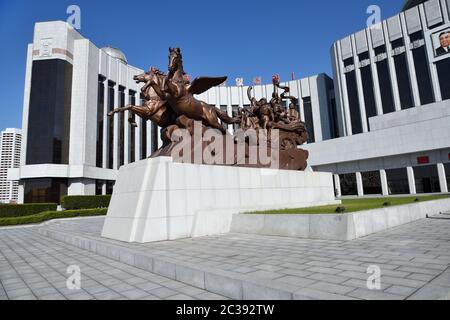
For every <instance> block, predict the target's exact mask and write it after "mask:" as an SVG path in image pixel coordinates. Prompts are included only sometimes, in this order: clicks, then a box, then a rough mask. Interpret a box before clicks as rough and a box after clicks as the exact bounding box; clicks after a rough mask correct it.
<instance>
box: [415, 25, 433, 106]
mask: <svg viewBox="0 0 450 320" xmlns="http://www.w3.org/2000/svg"><path fill="white" fill-rule="evenodd" d="M410 39H411V42H414V41H419V40H423V32H422V31H419V32H416V33H413V34H412V35H411V36H410ZM412 54H413V59H414V67H415V69H416V78H417V85H418V87H419V95H420V104H421V105H424V104H429V103H433V102H435V100H434V94H433V87H432V85H431V77H430V69H429V64H428V55H427V52H426V48H425V46H424V45H423V46H420V47H417V48H415V49H413V50H412Z"/></svg>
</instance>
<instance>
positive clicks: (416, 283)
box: [381, 275, 426, 288]
mask: <svg viewBox="0 0 450 320" xmlns="http://www.w3.org/2000/svg"><path fill="white" fill-rule="evenodd" d="M381 281H382V282H386V283H390V284H396V285H400V286H405V287H411V288H420V287H422V286H423V285H425V283H426V282H424V281H420V280H412V279H406V278H395V277H387V276H383V275H381Z"/></svg>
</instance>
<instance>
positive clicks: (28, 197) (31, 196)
mask: <svg viewBox="0 0 450 320" xmlns="http://www.w3.org/2000/svg"><path fill="white" fill-rule="evenodd" d="M23 181H24V202H25V203H60V199H61V197H62V196H65V195H67V186H68V183H67V179H60V178H42V179H25V180H23Z"/></svg>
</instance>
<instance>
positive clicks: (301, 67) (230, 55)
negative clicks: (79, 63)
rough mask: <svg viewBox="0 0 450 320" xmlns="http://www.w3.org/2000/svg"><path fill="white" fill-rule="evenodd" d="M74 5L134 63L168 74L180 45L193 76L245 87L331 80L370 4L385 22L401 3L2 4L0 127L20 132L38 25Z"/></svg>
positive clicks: (168, 0)
mask: <svg viewBox="0 0 450 320" xmlns="http://www.w3.org/2000/svg"><path fill="white" fill-rule="evenodd" d="M71 4H76V5H78V6H79V7H80V8H81V30H80V33H81V34H82V35H83V36H84V37H86V38H88V39H90V40H91V41H92V42H93V43H95V44H96V45H97V46H98V47H102V46H105V45H108V44H110V45H112V46H115V47H118V48H120V49H121V50H122V51H124V52H125V54H126V56H127V59H128V61H129V63H130V64H132V65H134V66H137V67H140V68H143V69H147V68H148V67H149V66H157V67H159V68H161V69H163V70H165V69H167V55H168V52H167V50H168V47H170V46H171V47H181V48H182V52H183V57H184V64H185V70H186V72H188V73H189V74H191V75H192V76H193V77H196V76H199V75H217V76H219V75H220V76H222V75H226V76H228V77H229V81H228V83H229V84H232V83H234V79H235V78H236V77H240V76H242V77H244V81H245V83H247V84H248V83H250V82H251V79H252V78H253V77H254V76H262V78H263V82H264V83H268V82H270V81H271V76H272V75H273V74H275V73H279V74H280V76H281V79H282V80H289V79H290V77H291V72H295V76H296V78H301V77H305V76H309V75H314V74H317V73H321V72H325V73H328V74H330V75H331V62H330V47H331V45H332V43H333V42H334V41H336V40H338V39H341V38H343V37H345V36H347V35H349V34H351V33H353V32H356V31H358V30H360V29H363V28H364V27H365V25H366V20H367V18H368V14H367V13H366V10H367V7H368V6H369V5H378V6H380V8H381V15H382V19H385V18H388V17H390V16H392V15H394V14H396V13H397V12H398V11H399V10H400V8H401V6H402V4H403V0H340V1H334V0H333V1H331V0H313V1H305V0H284V1H266V0H252V1H247V0H240V1H236V0H222V1H216V0H190V1H186V0H184V1H177V0H163V1H155V0H145V1H144V0H141V1H137V0H127V1H115V0H108V1H104V0H95V1H92V0H91V1H84V0H83V1H77V0H72V1H64V0H39V1H36V0H24V1H21V0H0V41H1V43H2V45H1V48H0V75H1V76H0V97H1V99H0V129H3V128H6V127H18V128H20V127H21V123H22V120H21V119H22V105H23V89H24V77H25V62H26V46H27V44H28V43H30V42H32V37H33V26H34V23H35V22H40V21H49V20H67V18H68V15H67V13H66V9H67V7H68V6H69V5H71Z"/></svg>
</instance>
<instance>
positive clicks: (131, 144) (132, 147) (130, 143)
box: [128, 90, 136, 162]
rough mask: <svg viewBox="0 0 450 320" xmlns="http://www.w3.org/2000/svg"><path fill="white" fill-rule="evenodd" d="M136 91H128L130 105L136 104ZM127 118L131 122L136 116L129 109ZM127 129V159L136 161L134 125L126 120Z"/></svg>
mask: <svg viewBox="0 0 450 320" xmlns="http://www.w3.org/2000/svg"><path fill="white" fill-rule="evenodd" d="M135 95H136V92H134V91H132V90H130V91H129V100H128V103H129V104H131V105H135V104H136V96H135ZM129 115H130V116H129V120H132V121H133V122H134V121H136V117H135V114H134V113H132V112H131V111H129ZM128 129H129V132H130V135H129V140H128V150H129V154H128V159H129V161H130V162H134V161H136V157H135V155H136V145H135V143H136V127H135V126H132V125H131V123H130V122H128Z"/></svg>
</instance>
